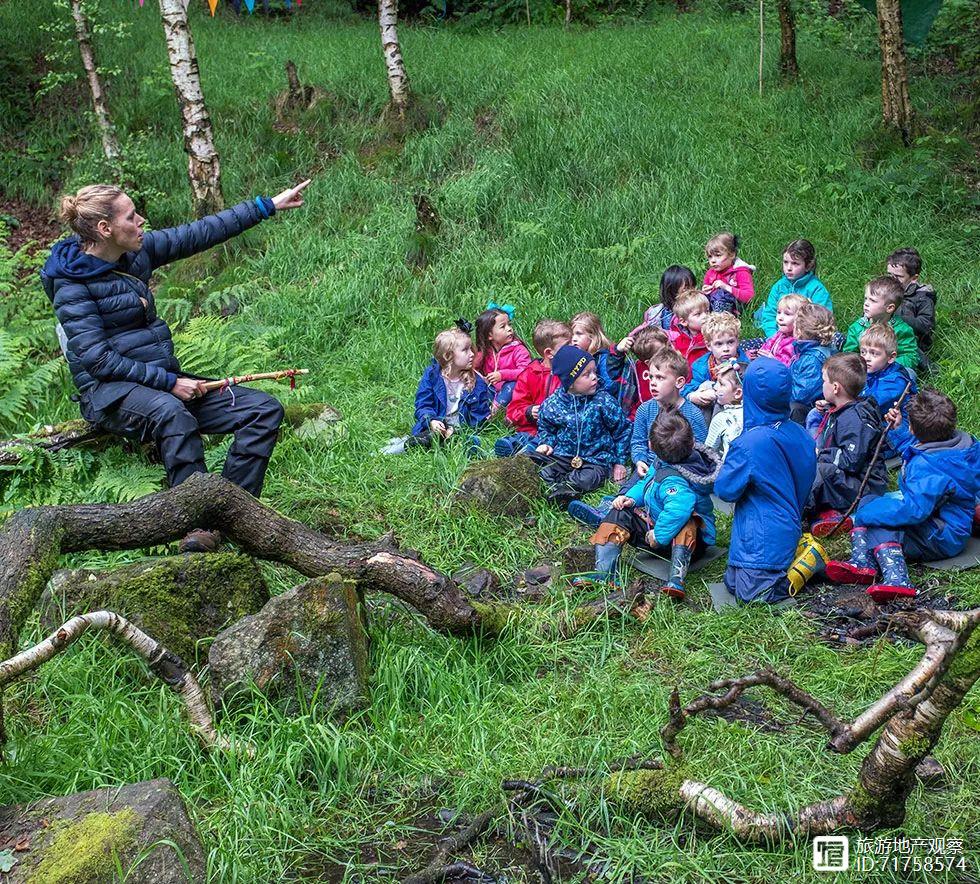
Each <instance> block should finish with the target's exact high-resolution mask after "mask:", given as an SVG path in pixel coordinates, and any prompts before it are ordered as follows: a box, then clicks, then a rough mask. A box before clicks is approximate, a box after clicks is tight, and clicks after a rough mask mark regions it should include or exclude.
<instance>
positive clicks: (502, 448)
mask: <svg viewBox="0 0 980 884" xmlns="http://www.w3.org/2000/svg"><path fill="white" fill-rule="evenodd" d="M571 338H572V330H571V328H570V327H569V326H568V325H567V324H565V323H564V322H559V321H558V320H556V319H542V320H541V321H540V322H538V324H537V325H536V326H534V334H533V335H532V340H533V341H534V349H535V350H537V351H538V353H539V354H540V355H541V358H540V359H535V360H534V361H533V362H532V363H531V364H530V365H529V366H528V367H527V368H525V369H524V371H523V372H521V375H520V377H518V379H517V383H516V384H515V385H514V393H513V396H512V397H511V400H510V402H509V403H508V405H507V423H508V424H510V425H511V426H512V427H513V428H514V429H515V430H516V432H515V433H514V434H513V435H511V436H504V437H503V438H502V439H498V440H497V441H496V443H495V444H494V446H493V451H494V454H496V455H497V457H510V456H511V455H513V454H520V453H521V452H522V451H525V450H526V449H530V450H531V451H533V450H534V448H535V446H536V445H537V442H536V440H535V437H536V436H537V435H538V411H539V409H540V408H541V403H543V402H544V400H545V399H547V398H548V397H549V396H550V395H551V394H552V393H554V392H555V390H557V389H558V387H560V386H561V383H560V381H559V380H558V378H556V377H555V376H554V375H553V374H552V373H551V358H552V357H553V356H554V355H555V353H556V352H557V351H558V350H559V349H560V348H561V347H563V346H564V345H565V344H567V343H568V342H569V341H570V340H571Z"/></svg>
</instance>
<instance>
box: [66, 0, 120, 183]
mask: <svg viewBox="0 0 980 884" xmlns="http://www.w3.org/2000/svg"><path fill="white" fill-rule="evenodd" d="M71 17H72V19H74V21H75V38H76V39H77V40H78V52H79V54H80V55H81V56H82V67H83V68H84V69H85V76H86V77H87V78H88V88H89V91H90V92H91V93H92V110H94V111H95V122H96V125H97V126H98V127H99V136H100V137H101V138H102V150H103V151H104V152H105V157H106V159H107V160H108V161H109V164H110V165H111V166H114V167H118V166H119V161H120V159H122V150H121V149H120V147H119V139H118V138H116V130H115V128H114V127H113V125H112V119H111V117H110V116H109V103H108V102H107V101H106V95H105V87H104V86H103V84H102V77H101V76H100V75H99V66H98V64H97V63H96V61H95V47H94V46H93V45H92V29H91V28H90V27H89V24H88V17H87V16H86V15H85V10H84V9H82V0H71Z"/></svg>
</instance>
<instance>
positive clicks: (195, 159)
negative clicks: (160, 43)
mask: <svg viewBox="0 0 980 884" xmlns="http://www.w3.org/2000/svg"><path fill="white" fill-rule="evenodd" d="M160 16H161V18H162V19H163V34H164V38H165V39H166V41H167V55H168V57H169V58H170V76H171V77H172V79H173V81H174V90H175V91H176V93H177V103H178V104H179V105H180V115H181V118H182V120H183V126H184V150H185V151H186V152H187V173H188V176H189V178H190V182H191V195H192V197H193V202H194V212H195V214H196V215H197V216H198V217H201V216H203V215H209V214H211V213H212V212H217V211H218V210H219V209H222V208H224V200H223V199H222V196H221V166H220V163H219V161H218V151H217V150H216V149H215V146H214V131H213V129H212V128H211V117H210V115H209V114H208V109H207V106H206V105H205V104H204V92H203V91H202V90H201V72H200V70H199V68H198V66H197V54H196V52H195V51H194V40H193V38H192V37H191V30H190V26H189V25H188V23H187V10H186V8H185V6H184V3H183V2H182V0H160Z"/></svg>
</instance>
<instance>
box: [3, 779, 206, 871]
mask: <svg viewBox="0 0 980 884" xmlns="http://www.w3.org/2000/svg"><path fill="white" fill-rule="evenodd" d="M0 841H2V842H5V843H6V842H9V841H14V842H20V843H22V844H27V845H28V847H27V849H26V850H23V851H18V853H17V854H16V858H17V863H16V865H15V866H14V867H13V869H11V871H10V872H9V873H7V874H6V875H4V876H3V880H4V882H5V884H109V882H115V881H116V880H117V878H118V876H117V874H116V866H117V864H118V866H119V867H120V868H122V869H123V871H124V873H126V881H127V884H188V882H195V884H196V882H199V881H203V880H205V877H206V867H205V860H204V852H203V850H202V849H201V842H200V839H199V837H198V835H197V832H196V830H195V829H194V826H193V825H192V823H191V821H190V819H189V818H188V816H187V809H186V808H185V807H184V802H183V800H182V799H181V797H180V795H179V793H178V792H177V790H176V789H175V788H174V786H173V784H172V783H171V782H170V781H169V780H151V781H149V782H144V783H136V784H134V785H130V786H123V787H122V788H121V789H120V788H111V789H95V790H92V791H90V792H79V793H76V794H74V795H66V796H64V797H58V798H45V799H42V800H41V801H38V802H32V803H31V804H30V805H26V804H22V805H11V806H8V807H0ZM137 861H139V862H138V864H137Z"/></svg>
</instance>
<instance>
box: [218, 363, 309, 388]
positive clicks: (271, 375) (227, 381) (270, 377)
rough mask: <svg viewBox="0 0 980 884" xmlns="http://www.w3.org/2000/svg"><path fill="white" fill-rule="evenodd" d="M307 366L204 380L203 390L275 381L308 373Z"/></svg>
mask: <svg viewBox="0 0 980 884" xmlns="http://www.w3.org/2000/svg"><path fill="white" fill-rule="evenodd" d="M309 373H310V370H309V369H308V368H286V369H283V370H282V371H266V372H262V373H261V374H243V375H240V376H238V377H230V378H222V379H221V380H220V381H205V383H204V389H205V390H220V389H222V388H223V387H231V386H234V385H235V384H248V383H251V382H252V381H277V380H279V378H294V377H296V376H297V375H301V374H309Z"/></svg>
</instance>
